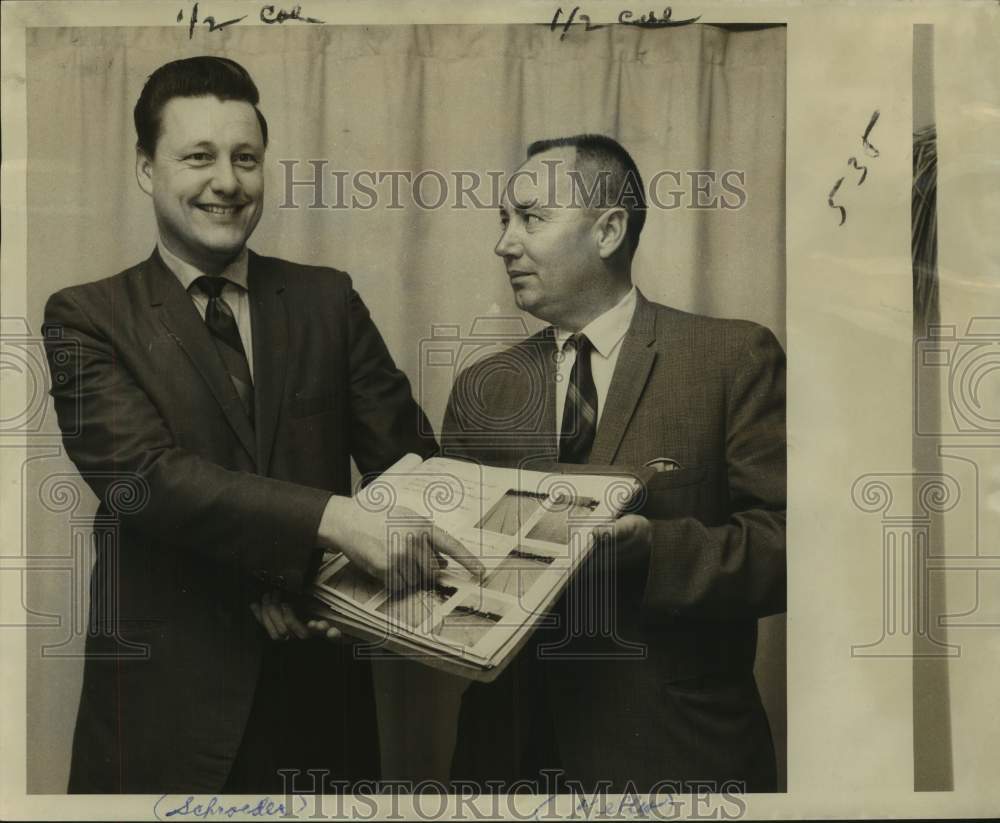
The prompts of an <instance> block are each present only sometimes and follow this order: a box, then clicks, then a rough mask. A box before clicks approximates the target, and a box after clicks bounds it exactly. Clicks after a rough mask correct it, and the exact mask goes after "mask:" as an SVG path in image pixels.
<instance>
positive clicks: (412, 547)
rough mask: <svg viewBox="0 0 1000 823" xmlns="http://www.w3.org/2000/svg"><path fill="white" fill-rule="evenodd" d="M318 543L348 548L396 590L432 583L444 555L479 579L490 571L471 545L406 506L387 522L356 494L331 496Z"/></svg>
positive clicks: (366, 568)
mask: <svg viewBox="0 0 1000 823" xmlns="http://www.w3.org/2000/svg"><path fill="white" fill-rule="evenodd" d="M392 521H398V522H399V525H394V524H393V522H392ZM390 528H391V529H392V531H393V533H394V535H393V536H394V537H395V538H397V539H394V540H392V541H388V540H387V538H388V535H389V529H390ZM318 541H319V544H320V546H322V547H323V548H324V549H332V550H335V551H342V552H343V553H344V554H345V555H347V557H348V559H349V560H350V561H351V562H352V563H355V564H356V565H357V566H358V567H359V568H361V569H362V570H363V571H365V572H367V573H368V574H370V575H372V576H373V577H375V578H376V579H377V580H380V581H381V582H382V583H383V584H384V585H385V587H386V588H387V589H389V591H393V592H398V591H403V590H406V589H415V588H420V587H421V586H429V585H431V584H432V583H433V582H434V580H435V578H436V577H437V573H438V570H439V569H440V568H441V567H442V566H443V563H442V560H441V557H440V555H447V556H448V557H450V558H453V559H454V560H455V561H456V562H458V563H460V564H461V565H463V566H465V568H466V569H468V570H469V572H470V573H471V574H472V575H473V576H474V577H476V578H480V577H481V576H482V574H483V572H484V569H483V565H482V563H480V562H479V560H478V558H476V557H475V555H473V554H472V553H471V552H470V551H469V550H468V549H466V548H465V546H463V545H462V544H461V543H459V542H458V541H457V540H456V539H455V538H454V537H452V536H451V535H450V534H448V533H447V532H446V531H444V529H441V528H439V527H435V526H434V523H433V522H432V521H431V520H429V519H428V518H426V517H421V516H420V515H418V514H417V513H416V512H414V511H412V510H410V509H407V508H406V507H404V506H394V507H393V510H392V520H386V518H385V516H384V515H383V514H381V513H378V512H371V511H368V510H366V509H365V508H364V507H363V506H361V505H360V504H359V503H358V502H357V501H355V500H354V499H352V498H350V497H338V496H334V497H331V498H330V502H329V503H328V504H327V506H326V510H325V511H324V512H323V517H322V519H321V521H320V525H319V534H318ZM390 542H391V545H390Z"/></svg>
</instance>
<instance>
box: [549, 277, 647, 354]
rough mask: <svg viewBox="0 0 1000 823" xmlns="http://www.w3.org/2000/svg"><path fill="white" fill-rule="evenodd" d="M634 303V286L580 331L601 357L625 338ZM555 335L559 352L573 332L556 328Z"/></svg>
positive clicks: (633, 310)
mask: <svg viewBox="0 0 1000 823" xmlns="http://www.w3.org/2000/svg"><path fill="white" fill-rule="evenodd" d="M636 302H637V298H636V289H635V286H632V288H631V289H629V292H628V294H626V295H625V296H624V297H623V298H622V299H621V300H619V301H618V303H617V305H615V306H613V307H612V308H610V309H608V310H607V311H606V312H604V314H602V315H599V316H598V317H595V318H594V319H593V320H591V321H590V322H589V323H588V324H587V325H586V326H584V327H583V328H582V329H580V331H581V332H582V333H583V334H585V335H587V339H588V340H589V341H590V343H591V345H592V346H593V347H594V349H595V350H596V351H597V353H598V354H599V355H601V357H609V356H610V355H611V352H612V351H614V349H615V346H617V345H618V344H619V343H620V342H621V339H622V338H623V337H624V336H625V333H626V332H627V331H628V327H629V326H630V325H631V323H632V315H633V314H634V313H635V306H636ZM555 333H556V346H558V347H559V351H560V352H561V351H562V350H563V346H565V345H566V341H567V340H569V338H570V337H571V336H572V334H573V332H570V331H566V330H565V329H560V328H556V330H555Z"/></svg>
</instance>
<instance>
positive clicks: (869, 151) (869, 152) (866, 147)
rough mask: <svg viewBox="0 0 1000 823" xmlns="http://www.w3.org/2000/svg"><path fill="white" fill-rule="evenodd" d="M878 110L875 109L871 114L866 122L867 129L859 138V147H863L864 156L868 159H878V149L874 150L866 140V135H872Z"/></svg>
mask: <svg viewBox="0 0 1000 823" xmlns="http://www.w3.org/2000/svg"><path fill="white" fill-rule="evenodd" d="M878 118H879V110H878V109H875V111H874V112H873V113H872V117H871V120H869V121H868V128H866V129H865V133H864V134H863V135H862V136H861V145H862V146H863V147H864V150H865V154H867V155H868V156H869V157H878V149H877V148H875V147H874V146H873V145H872V144H871V142H870V141H869V140H868V135H869V134H871V133H872V129H873V128H875V124H876V123H877V122H878Z"/></svg>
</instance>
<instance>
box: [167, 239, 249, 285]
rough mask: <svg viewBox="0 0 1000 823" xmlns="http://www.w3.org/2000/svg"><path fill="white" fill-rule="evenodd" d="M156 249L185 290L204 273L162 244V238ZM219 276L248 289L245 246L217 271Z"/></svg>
mask: <svg viewBox="0 0 1000 823" xmlns="http://www.w3.org/2000/svg"><path fill="white" fill-rule="evenodd" d="M156 249H157V251H159V253H160V257H161V258H162V259H163V262H164V263H165V264H166V266H167V268H168V269H170V271H172V272H173V273H174V275H175V276H176V277H177V279H178V280H180V281H181V285H182V286H184V289H185V291H187V290H190V288H191V285H192V284H193V283H194V281H195V280H197V279H198V278H199V277H202V276H203V275H204V274H205V272H203V271H201V269H199V268H198V267H197V266H192V265H191V264H190V263H188V262H187V261H185V260H181V259H180V258H179V257H178V256H177V255H176V254H174V253H173V252H171V251H170V250H169V249H168V248H167V247H166V246H165V245H164V243H163V241H162V240H160V241H158V242H157V244H156ZM219 277H224V278H225V279H226V280H228V281H229V282H230V283H235V284H236V285H237V286H239V287H240V288H242V289H243V290H244V291H247V290H248V286H247V282H248V281H247V247H246V246H244V247H243V249H242V250H241V251H240V253H239V254H238V255H237V256H236V258H235V259H234V260H233V261H232V262H231V263H230V264H229V265H228V266H226V267H225V268H224V269H223V270H222V271H221V272H220V273H219Z"/></svg>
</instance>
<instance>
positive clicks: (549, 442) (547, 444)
mask: <svg viewBox="0 0 1000 823" xmlns="http://www.w3.org/2000/svg"><path fill="white" fill-rule="evenodd" d="M539 339H540V341H541V344H540V345H539V346H536V347H534V349H535V351H537V352H538V353H539V354H540V355H541V356H540V358H539V359H540V361H541V362H540V366H541V370H542V371H541V373H542V380H543V383H542V386H543V391H544V394H543V398H544V399H543V402H542V416H541V420H540V421H539V423H540V425H541V430H540V434H541V443H539V444H537V445H538V447H539V450H540V451H541V452H542V455H541V459H542V461H543V462H552V463H554V462H555V461H556V460H557V459H558V457H559V422H558V421H557V420H556V359H555V355H556V351H557V349H556V330H555V327H553V326H549V327H547V328H545V329H543V330H542V332H541V335H540V338H539ZM536 390H537V389H536V387H535V386H529V387H528V391H529V392H532V393H533V392H534V391H536ZM529 396H530V395H529ZM520 400H521V402H524V399H523V398H520Z"/></svg>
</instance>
